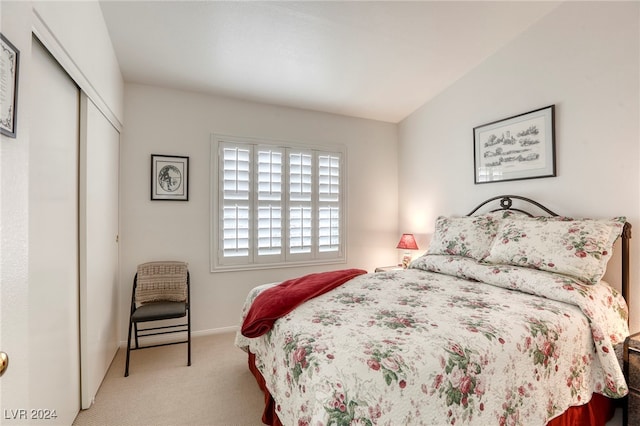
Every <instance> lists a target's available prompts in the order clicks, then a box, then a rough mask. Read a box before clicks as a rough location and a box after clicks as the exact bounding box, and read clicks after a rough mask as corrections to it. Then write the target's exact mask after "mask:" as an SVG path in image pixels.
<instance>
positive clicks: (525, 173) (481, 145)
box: [473, 105, 556, 184]
mask: <svg viewBox="0 0 640 426" xmlns="http://www.w3.org/2000/svg"><path fill="white" fill-rule="evenodd" d="M555 155H556V154H555V105H549V106H547V107H544V108H540V109H536V110H534V111H529V112H526V113H524V114H518V115H514V116H512V117H508V118H504V119H501V120H497V121H493V122H491V123H487V124H483V125H481V126H478V127H475V128H474V129H473V159H474V169H475V174H474V182H475V183H476V184H478V183H489V182H499V181H509V180H520V179H534V178H543V177H552V176H555V175H556V158H555Z"/></svg>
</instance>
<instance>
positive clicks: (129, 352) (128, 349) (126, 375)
mask: <svg viewBox="0 0 640 426" xmlns="http://www.w3.org/2000/svg"><path fill="white" fill-rule="evenodd" d="M132 327H133V324H132V323H131V320H129V334H128V336H129V337H128V338H127V362H126V364H125V367H124V377H128V376H129V356H130V355H131V328H132ZM136 334H137V333H136Z"/></svg>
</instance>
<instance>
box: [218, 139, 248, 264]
mask: <svg viewBox="0 0 640 426" xmlns="http://www.w3.org/2000/svg"><path fill="white" fill-rule="evenodd" d="M250 158H251V152H250V150H248V149H246V148H240V147H233V146H223V147H222V153H221V163H222V164H221V167H220V180H221V181H222V191H221V194H220V198H221V199H222V200H221V201H222V202H221V203H220V205H221V208H222V215H221V223H220V227H221V229H222V233H221V237H222V238H221V239H222V256H223V257H225V258H237V257H243V258H248V257H249V255H250V252H249V241H250V236H249V231H250V227H249V224H250V210H249V207H250V190H249V189H250V175H251V170H250Z"/></svg>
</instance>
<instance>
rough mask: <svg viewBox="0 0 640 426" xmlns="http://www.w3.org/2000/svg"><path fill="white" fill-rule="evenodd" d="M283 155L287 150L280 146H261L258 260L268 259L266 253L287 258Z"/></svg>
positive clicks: (257, 179) (258, 194)
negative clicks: (283, 237)
mask: <svg viewBox="0 0 640 426" xmlns="http://www.w3.org/2000/svg"><path fill="white" fill-rule="evenodd" d="M283 157H284V154H283V150H282V149H279V148H271V147H265V146H261V147H258V149H257V153H256V164H257V178H256V191H255V193H256V194H257V200H256V204H257V211H258V215H257V218H256V229H257V233H258V235H257V250H258V252H257V255H258V259H257V261H258V262H260V261H264V260H266V256H269V257H274V256H275V257H277V259H279V260H282V259H283V256H282V255H283V247H282V246H283V244H282V222H283V214H282V204H283V189H284V188H283V175H284V170H283V168H284V164H283V163H284V158H283ZM260 258H262V259H260ZM270 260H273V259H270Z"/></svg>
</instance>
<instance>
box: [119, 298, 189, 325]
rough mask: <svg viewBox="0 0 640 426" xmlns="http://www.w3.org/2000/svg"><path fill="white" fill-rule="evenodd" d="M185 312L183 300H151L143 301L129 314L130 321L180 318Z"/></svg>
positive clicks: (185, 305)
mask: <svg viewBox="0 0 640 426" xmlns="http://www.w3.org/2000/svg"><path fill="white" fill-rule="evenodd" d="M186 314H187V304H186V303H184V302H152V303H145V304H144V305H142V306H140V307H139V308H138V309H136V310H135V312H134V313H133V315H131V321H133V322H144V321H156V320H160V319H170V318H180V317H183V316H185V315H186Z"/></svg>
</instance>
